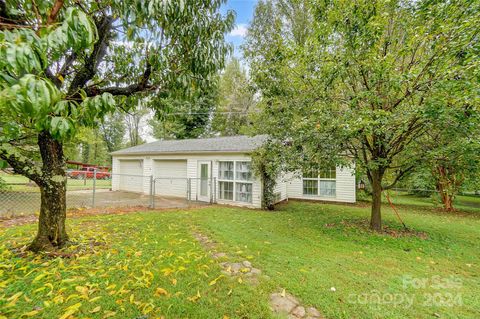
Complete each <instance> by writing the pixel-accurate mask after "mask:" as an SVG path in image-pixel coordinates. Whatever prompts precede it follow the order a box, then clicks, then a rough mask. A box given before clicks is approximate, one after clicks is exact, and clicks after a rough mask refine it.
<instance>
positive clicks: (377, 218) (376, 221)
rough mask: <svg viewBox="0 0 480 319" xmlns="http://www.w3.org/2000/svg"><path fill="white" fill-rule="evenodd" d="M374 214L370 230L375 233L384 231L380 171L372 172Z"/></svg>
mask: <svg viewBox="0 0 480 319" xmlns="http://www.w3.org/2000/svg"><path fill="white" fill-rule="evenodd" d="M370 175H371V180H370V182H371V184H372V212H371V216H370V228H371V229H373V230H375V231H381V230H382V177H383V174H382V173H381V172H379V171H372V172H371V173H370Z"/></svg>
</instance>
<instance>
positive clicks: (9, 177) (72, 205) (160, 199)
mask: <svg viewBox="0 0 480 319" xmlns="http://www.w3.org/2000/svg"><path fill="white" fill-rule="evenodd" d="M0 178H1V179H2V180H3V181H4V183H3V184H1V185H0V217H10V216H18V215H31V214H36V213H39V211H40V188H39V187H38V186H37V185H36V184H35V183H34V182H32V181H29V180H28V179H27V178H25V177H23V176H20V175H14V174H6V173H3V172H0ZM66 178H67V193H66V201H67V209H80V208H111V207H119V208H120V207H121V208H123V207H149V208H157V209H158V208H183V207H189V206H191V205H201V204H209V203H214V202H216V196H215V193H216V187H215V184H216V181H214V180H213V179H208V180H205V179H195V178H173V177H172V178H154V177H153V176H142V175H129V174H113V173H110V172H106V171H97V170H95V169H88V170H69V171H67V177H66Z"/></svg>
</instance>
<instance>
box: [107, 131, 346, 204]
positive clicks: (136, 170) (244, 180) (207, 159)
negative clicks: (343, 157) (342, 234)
mask: <svg viewBox="0 0 480 319" xmlns="http://www.w3.org/2000/svg"><path fill="white" fill-rule="evenodd" d="M265 140H266V136H264V135H259V136H254V137H248V136H231V137H215V138H204V139H188V140H168V141H156V142H152V143H147V144H143V145H139V146H134V147H130V148H127V149H123V150H119V151H116V152H113V153H112V157H113V163H112V189H113V190H123V191H130V192H139V193H145V194H150V193H151V192H153V191H154V192H155V194H157V195H162V196H172V197H183V198H186V197H190V199H192V200H197V201H206V202H212V201H215V202H217V203H221V204H230V205H237V206H247V207H252V208H260V207H261V202H262V183H261V180H260V179H259V178H258V177H256V176H254V174H253V172H252V167H251V155H250V154H251V153H252V152H253V151H254V150H255V149H256V148H258V147H260V146H261V145H262V144H263V143H264V142H265ZM141 176H143V177H141ZM287 176H289V175H287ZM151 180H155V183H154V184H155V187H154V189H153V187H151V184H152V183H151V182H150V181H151ZM275 198H276V201H277V202H279V201H283V200H285V199H288V198H297V199H311V200H322V201H336V202H348V203H353V202H355V172H354V170H353V169H349V168H340V167H337V168H332V169H328V168H327V169H325V170H321V171H320V172H319V173H318V175H317V174H314V175H305V176H303V177H293V175H291V177H290V178H285V177H282V178H279V180H278V182H277V185H276V189H275Z"/></svg>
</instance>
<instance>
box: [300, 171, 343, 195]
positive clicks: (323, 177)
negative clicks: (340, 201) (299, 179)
mask: <svg viewBox="0 0 480 319" xmlns="http://www.w3.org/2000/svg"><path fill="white" fill-rule="evenodd" d="M336 178H337V173H336V169H335V167H333V168H330V169H326V170H320V171H318V172H317V171H309V172H304V174H303V195H309V196H320V197H335V196H336V193H337V191H336V189H337V182H336Z"/></svg>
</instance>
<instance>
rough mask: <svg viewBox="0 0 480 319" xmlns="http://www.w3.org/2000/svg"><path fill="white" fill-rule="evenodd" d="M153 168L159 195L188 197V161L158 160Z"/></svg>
mask: <svg viewBox="0 0 480 319" xmlns="http://www.w3.org/2000/svg"><path fill="white" fill-rule="evenodd" d="M153 167H154V172H153V175H154V176H155V178H156V179H155V193H156V194H157V195H163V196H175V197H186V196H187V161H184V160H156V161H154V164H153Z"/></svg>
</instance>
